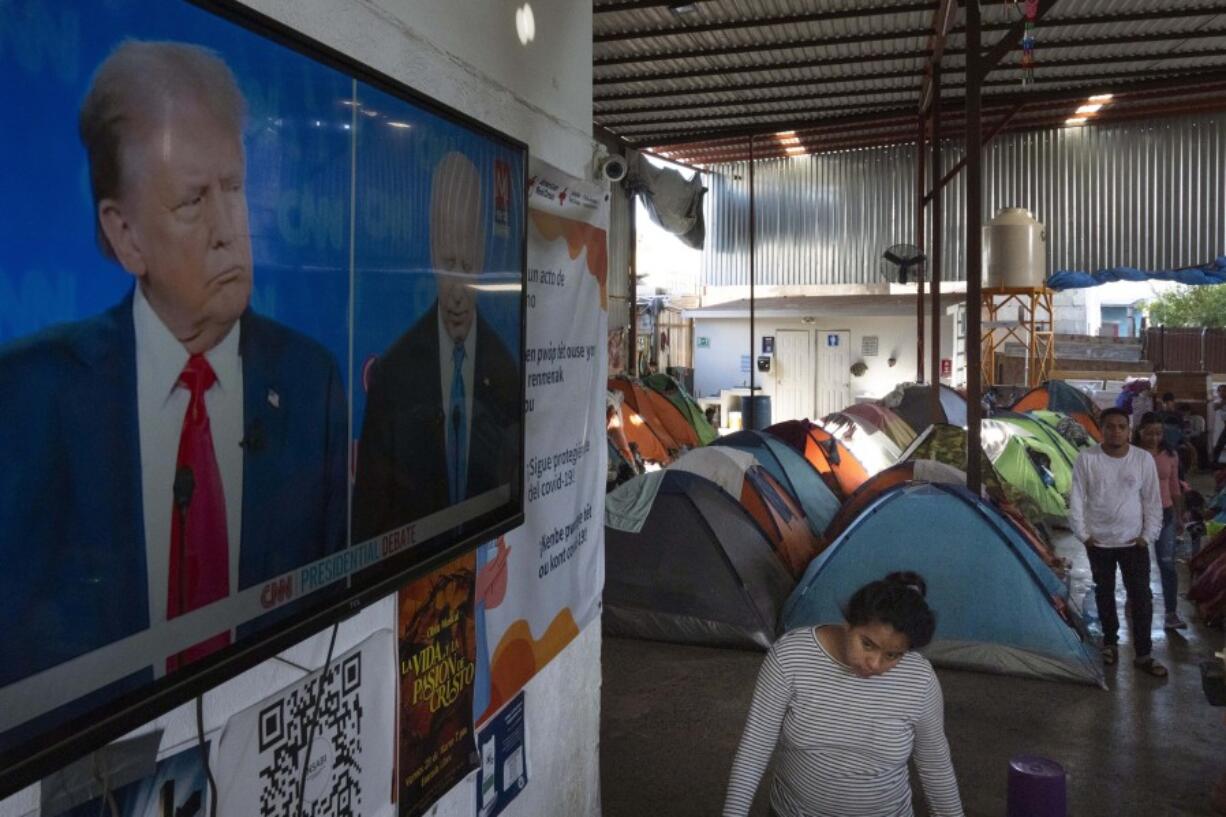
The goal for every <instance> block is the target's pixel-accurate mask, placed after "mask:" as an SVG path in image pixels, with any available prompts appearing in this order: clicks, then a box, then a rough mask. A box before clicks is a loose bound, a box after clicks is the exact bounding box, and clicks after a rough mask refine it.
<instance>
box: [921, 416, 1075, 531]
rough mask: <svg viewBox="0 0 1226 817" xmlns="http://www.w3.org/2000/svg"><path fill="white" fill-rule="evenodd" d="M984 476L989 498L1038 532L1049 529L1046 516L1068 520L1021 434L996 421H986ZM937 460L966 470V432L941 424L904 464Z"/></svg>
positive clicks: (981, 463)
mask: <svg viewBox="0 0 1226 817" xmlns="http://www.w3.org/2000/svg"><path fill="white" fill-rule="evenodd" d="M980 444H981V446H982V447H981V449H980V452H979V456H980V457H981V459H980V461H979V471H980V473H981V474H982V476H983V485H984V488H985V489H986V490H987V493H988V496H990V497H992V498H994V499H996V500H997V501H1003V502H1008V503H1011V504H1013V505H1014V506H1016V507H1017V509H1018V510H1019V511H1020V512H1021V514H1022V516H1024V517H1025V518H1026V520H1027V521H1029V522H1030V523H1031V525H1033V526H1034V527H1035V528H1036V529H1037V530H1040V531H1043V530H1045V528H1044V525H1043V520H1044V518H1045V517H1047V516H1067V515H1068V508H1067V505H1066V504H1065V502H1064V499H1063V497H1061V496H1060V493H1059V491H1056V490H1055V488H1054V487H1049V486H1047V485H1046V484H1045V483H1044V482H1043V478H1042V476H1041V475H1040V474H1039V472H1038V471H1037V470H1036V469H1035V465H1034V462H1033V461H1032V460H1031V459H1030V455H1029V452H1028V451H1027V450H1026V448H1025V446H1024V445H1023V444H1022V442H1021V441H1020V440H1019V439H1018V438H1017V435H1016V434H1014V433H1012V429H1011V428H1010V427H1009V426H1006V425H1004V424H1002V423H997V422H995V421H994V420H984V421H983V432H982V434H981V441H980ZM920 459H927V460H936V461H937V462H943V463H945V464H946V465H952V466H953V467H954V468H957V469H959V470H961V471H965V470H966V466H967V459H966V429H964V428H959V427H958V426H953V425H949V424H947V423H936V424H935V425H932V426H929V427H928V428H927V429H925V431H924V433H922V434H920V436H919V437H917V438H916V439H915V442H913V443H912V444H911V446H910V447H909V448H908V449H907V450H906V451H904V452H903V455H902V461H903V462H905V461H907V460H920Z"/></svg>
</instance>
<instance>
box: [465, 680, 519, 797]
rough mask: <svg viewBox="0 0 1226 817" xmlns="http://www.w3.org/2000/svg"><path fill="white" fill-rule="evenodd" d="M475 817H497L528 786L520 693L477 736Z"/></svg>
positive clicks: (487, 722)
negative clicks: (477, 758)
mask: <svg viewBox="0 0 1226 817" xmlns="http://www.w3.org/2000/svg"><path fill="white" fill-rule="evenodd" d="M477 748H478V751H480V753H481V766H480V768H478V770H477V817H497V816H498V815H499V814H501V813H502V810H503V809H505V808H506V807H507V805H509V804H510V802H511V801H512V800H514V799H515V798H516V797H518V796H519V793H520V792H521V791H523V790H524V787H525V786H527V785H528V756H527V755H528V736H527V728H526V726H525V725H524V693H523V691H522V690H521V691H520V693H519V694H518V695H516V696H515V697H514V698H513V699H512V700H511V702H510V703H508V704H507V705H506V706H504V707H503V708H502V709H501V710H499V712H498V714H496V715H494V717H492V718H490V719H489V720H488V721H486V724H485V726H483V727H482V728H481V732H480V734H478V735H477Z"/></svg>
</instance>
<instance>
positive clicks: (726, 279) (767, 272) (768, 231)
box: [702, 114, 1226, 286]
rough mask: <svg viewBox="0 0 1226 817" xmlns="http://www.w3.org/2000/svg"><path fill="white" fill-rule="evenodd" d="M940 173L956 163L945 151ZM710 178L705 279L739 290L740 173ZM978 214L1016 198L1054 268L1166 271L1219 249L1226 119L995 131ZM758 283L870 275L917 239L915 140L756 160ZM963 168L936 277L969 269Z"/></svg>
mask: <svg viewBox="0 0 1226 817" xmlns="http://www.w3.org/2000/svg"><path fill="white" fill-rule="evenodd" d="M943 154H944V157H943V159H942V168H943V170H942V172H944V170H948V169H949V168H951V167H953V165H954V163H955V162H957V161H958V159H959V158H961V156H962V154H963V149H962V146H961V144H956V143H949V144H946V145H945V146H944V149H943ZM712 170H713V171H714V172H712V173H711V174H710V182H709V186H710V193H709V194H708V196H707V204H706V207H707V212H706V216H707V246H706V249H705V251H704V253H703V259H702V278H703V283H704V284H705V285H708V286H724V285H746V284H748V283H749V272H748V269H749V267H748V256H747V250H748V240H749V239H748V230H749V215H748V210H749V173H748V170H749V168H748V165H747V164H746V163H744V162H741V163H736V164H728V165H719V166H717V167H715V168H712ZM983 178H984V197H983V198H984V206H985V209H984V219H985V221H986V220H987V219H988V218H991V216H992V215H993V214H994V213H996V212H997V211H998V210H999V209H1000V208H1002V207H1025V208H1026V209H1028V210H1030V211H1032V212H1033V213H1035V215H1036V216H1037V217H1038V219H1039V220H1040V221H1042V222H1043V223H1044V224H1045V225H1046V226H1047V247H1048V259H1049V263H1050V265H1051V269H1052V270H1056V269H1085V270H1096V269H1100V268H1102V267H1109V266H1116V265H1129V266H1135V267H1140V268H1142V269H1167V268H1171V267H1177V266H1186V265H1189V264H1195V263H1201V262H1203V261H1207V260H1210V259H1211V258H1213V257H1216V256H1218V255H1222V254H1223V253H1226V115H1223V114H1213V115H1207V116H1197V117H1189V118H1184V119H1170V120H1162V121H1157V122H1154V123H1130V124H1121V125H1113V126H1100V127H1089V128H1063V129H1059V130H1047V131H1029V132H1025V133H1017V134H1007V135H1005V136H1001V137H998V138H997V139H996V140H995V141H994V142H993V143H992V145H990V146H989V148H988V150H987V151H986V154H985V164H984V173H983ZM754 186H755V190H754V196H755V200H756V209H757V246H758V256H757V276H756V282H757V283H759V284H763V285H777V286H783V285H798V284H859V283H876V282H879V281H880V280H881V279H880V277H879V273H878V259H879V258H880V255H881V251H882V250H883V249H885V248H886V247H887V246H889V245H890V244H894V243H899V242H908V243H909V242H911V241H913V240H914V229H915V228H914V222H915V217H914V213H915V202H914V189H915V146H914V145H903V146H896V147H887V148H869V149H864V150H853V151H844V152H840V153H829V154H821V155H817V156H808V157H805V158H803V159H776V160H771V161H766V162H759V163H758V165H757V168H756V170H755V179H754ZM965 195H966V184H965V174H959V175H958V177H957V178H956V179H955V181H954V182H952V183H951V184H949V185H948V186H946V188H945V195H944V200H945V214H946V215H945V243H944V246H945V248H946V252H945V263H944V265H943V266H944V269H943V270H942V279H943V280H964V279H965V278H966V271H965V270H966V257H965V246H966V243H965V232H966V228H965V218H964V216H965Z"/></svg>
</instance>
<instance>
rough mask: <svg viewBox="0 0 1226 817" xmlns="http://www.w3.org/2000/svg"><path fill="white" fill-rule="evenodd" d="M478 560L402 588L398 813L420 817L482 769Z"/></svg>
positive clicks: (470, 557)
mask: <svg viewBox="0 0 1226 817" xmlns="http://www.w3.org/2000/svg"><path fill="white" fill-rule="evenodd" d="M476 569H477V558H476V554H475V553H468V554H466V555H464V556H461V557H460V558H459V559H456V560H455V561H453V562H451V563H450V564H447V565H445V566H444V567H441V568H439V569H438V570H436V571H434V572H433V573H430V574H429V575H427V576H423V577H422V578H420V579H417V580H416V581H414V582H411V583H410V584H407V585H405V586H404V587H402V588H401V589H400V595H399V604H400V608H399V609H400V612H399V616H400V618H399V634H400V815H401V817H416V816H417V815H419V814H422V813H424V812H425V811H426V810H427V809H429V808H430V806H431V805H432V804H433V803H434V802H435V801H437V800H438V799H439V798H440V797H442V796H443V795H444V794H445V793H446V792H447V791H449V790H450V789H451V788H452V787H453V786H455V784H456V783H458V782H460V781H461V780H463V779H464V777H465V775H467V774H468V773H469V772H471V771H472V770H473V769H474V768H475V767H476V751H475V746H476V744H475V742H474V741H473V680H474V679H475V677H476V657H477V647H476V627H475V626H474V623H473V595H474V590H475V587H476Z"/></svg>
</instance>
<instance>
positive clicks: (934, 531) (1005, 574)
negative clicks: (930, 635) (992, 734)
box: [782, 483, 1103, 686]
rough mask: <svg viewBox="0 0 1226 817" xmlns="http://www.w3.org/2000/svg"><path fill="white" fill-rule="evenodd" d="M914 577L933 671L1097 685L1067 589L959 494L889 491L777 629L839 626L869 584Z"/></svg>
mask: <svg viewBox="0 0 1226 817" xmlns="http://www.w3.org/2000/svg"><path fill="white" fill-rule="evenodd" d="M897 570H913V571H915V572H917V573H919V574H920V575H922V576H923V577H924V579H925V581H926V582H927V584H928V602H929V604H930V605H931V606H932V608H933V609H934V610H935V611H936V615H937V631H936V638H935V640H934V641H933V643H932V644H930V645H929V646H928V647H926V648H925V649H924V650H923V652H924V655H925V656H927V658H928V659H929V660H930V661H932V662H933V663H934V664H937V665H938V666H945V667H952V668H956V669H970V670H978V671H983V672H994V673H1000V674H1006V675H1020V676H1026V677H1033V678H1046V679H1052V680H1064V681H1076V682H1081V683H1087V684H1096V685H1099V686H1102V685H1103V676H1102V665H1101V662H1100V660H1099V656H1098V652H1097V649H1096V648H1095V646H1094V645H1093V642H1092V641H1091V640H1090V638H1089V636H1088V634H1087V631H1086V629H1085V627H1084V625H1083V624H1082V622H1081V619H1080V616H1079V614H1078V612H1077V610H1076V609H1075V607H1074V606H1073V602H1072V601H1071V600H1070V599H1069V595H1068V590H1067V588H1066V587H1065V585H1064V583H1063V582H1061V581H1060V580H1059V579H1058V578H1056V576H1055V575H1054V574H1053V573H1052V572H1051V570H1049V569H1048V568H1047V566H1046V565H1045V564H1043V561H1042V559H1041V558H1040V557H1039V556H1038V555H1037V554H1036V553H1035V552H1034V549H1033V548H1032V547H1031V546H1030V545H1029V544H1028V543H1027V542H1026V540H1025V538H1024V537H1023V536H1022V534H1021V533H1020V532H1019V531H1018V529H1017V528H1016V527H1015V526H1014V525H1013V523H1012V522H1010V521H1009V520H1008V519H1007V518H1006V517H1004V516H1003V515H1001V513H1000V512H999V511H997V510H996V509H995V508H994V507H993V506H992V505H991V503H989V502H986V501H984V500H982V499H980V498H977V497H975V496H974V495H973V494H971V493H970V492H969V491H967V490H966V489H965V488H963V487H960V486H955V485H938V484H932V483H904V484H902V485H900V486H898V487H896V488H893V489H891V490H888V491H886V492H885V493H883V494H882V495H881V497H880V498H879V499H878V500H877V501H876V502H874V503H873V504H872V505H870V506H869V507H868V508H866V509H865V510H864V512H863V513H861V514H860V516H859V517H857V518H856V520H855V521H854V522H852V523H851V525H850V526H849V527H848V528H847V529H846V530H845V531H844V532H843V533H842V534H841V535H840V536H839V538H838V539H836V540H835V541H834V543H833V544H831V545H830V547H828V548H827V549H826V550H825V551H823V552H822V554H821V555H819V556H818V557H817V558H816V559H814V560H813V561H812V562H811V563H810V564H809V567H808V569H807V570H806V571H805V575H804V577H803V578H802V579H801V581H800V584H799V585H798V586H797V587H796V590H795V591H794V592H793V593H792V596H791V598H789V599H788V601H787V604H786V605H785V606H784V609H783V616H782V624H783V629H785V630H788V629H793V628H797V627H811V626H814V625H817V624H824V623H837V622H839V621H842V618H843V617H842V613H841V612H840V609H841V608H840V605H843V604H846V602H847V600H848V599H849V598H850V597H851V595H852V593H854V592H855V591H856V589H858V588H859V587H861V586H863V585H865V584H867V583H868V582H870V581H873V580H875V579H879V578H881V577H882V576H884V575H886V574H887V573H890V572H893V571H897Z"/></svg>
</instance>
